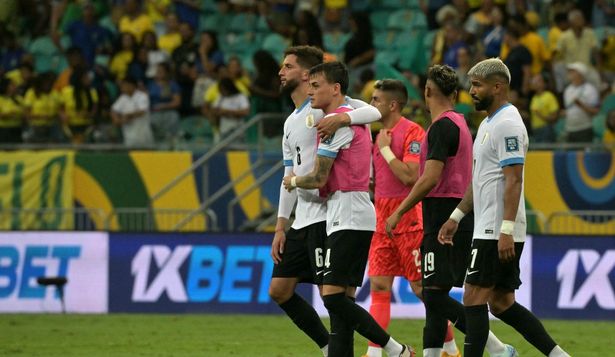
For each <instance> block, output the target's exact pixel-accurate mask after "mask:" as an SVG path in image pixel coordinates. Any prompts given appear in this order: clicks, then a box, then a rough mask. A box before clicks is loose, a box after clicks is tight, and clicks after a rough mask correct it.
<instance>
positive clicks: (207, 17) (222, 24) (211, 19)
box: [199, 13, 230, 34]
mask: <svg viewBox="0 0 615 357" xmlns="http://www.w3.org/2000/svg"><path fill="white" fill-rule="evenodd" d="M229 22H230V19H229V16H228V15H225V14H220V13H207V14H203V15H201V18H200V20H199V32H200V31H215V32H217V33H218V34H222V33H226V31H227V28H228V25H229Z"/></svg>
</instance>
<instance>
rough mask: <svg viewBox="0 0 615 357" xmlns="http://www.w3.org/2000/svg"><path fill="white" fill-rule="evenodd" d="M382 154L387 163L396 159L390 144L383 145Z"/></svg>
mask: <svg viewBox="0 0 615 357" xmlns="http://www.w3.org/2000/svg"><path fill="white" fill-rule="evenodd" d="M380 155H382V157H383V158H384V160H385V161H386V162H387V164H389V163H391V161H393V160H395V159H396V157H395V154H393V151H392V150H391V147H390V146H384V147H381V148H380Z"/></svg>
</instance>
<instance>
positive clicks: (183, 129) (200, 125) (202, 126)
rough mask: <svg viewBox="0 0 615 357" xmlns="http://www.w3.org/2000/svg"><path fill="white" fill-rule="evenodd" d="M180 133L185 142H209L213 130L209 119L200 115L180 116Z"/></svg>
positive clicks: (211, 138)
mask: <svg viewBox="0 0 615 357" xmlns="http://www.w3.org/2000/svg"><path fill="white" fill-rule="evenodd" d="M179 125H180V135H181V137H182V138H183V139H184V140H185V141H186V142H201V143H202V142H211V141H212V140H213V130H212V128H211V125H210V124H209V120H207V118H205V117H203V116H201V115H193V116H189V117H185V118H182V120H181V121H180V124H179Z"/></svg>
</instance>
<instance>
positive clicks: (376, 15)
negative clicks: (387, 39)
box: [369, 11, 391, 32]
mask: <svg viewBox="0 0 615 357" xmlns="http://www.w3.org/2000/svg"><path fill="white" fill-rule="evenodd" d="M390 15H391V13H390V12H389V11H374V12H372V13H370V14H369V22H370V23H371V24H372V30H373V31H374V32H380V31H385V30H386V29H387V25H388V23H389V16H390Z"/></svg>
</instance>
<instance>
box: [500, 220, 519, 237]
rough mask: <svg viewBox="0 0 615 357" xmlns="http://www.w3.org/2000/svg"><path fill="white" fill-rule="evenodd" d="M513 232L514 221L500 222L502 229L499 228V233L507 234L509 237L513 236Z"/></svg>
mask: <svg viewBox="0 0 615 357" xmlns="http://www.w3.org/2000/svg"><path fill="white" fill-rule="evenodd" d="M514 230H515V222H514V221H507V220H504V221H502V227H500V233H503V234H508V235H509V236H510V235H512V234H513V231H514Z"/></svg>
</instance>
